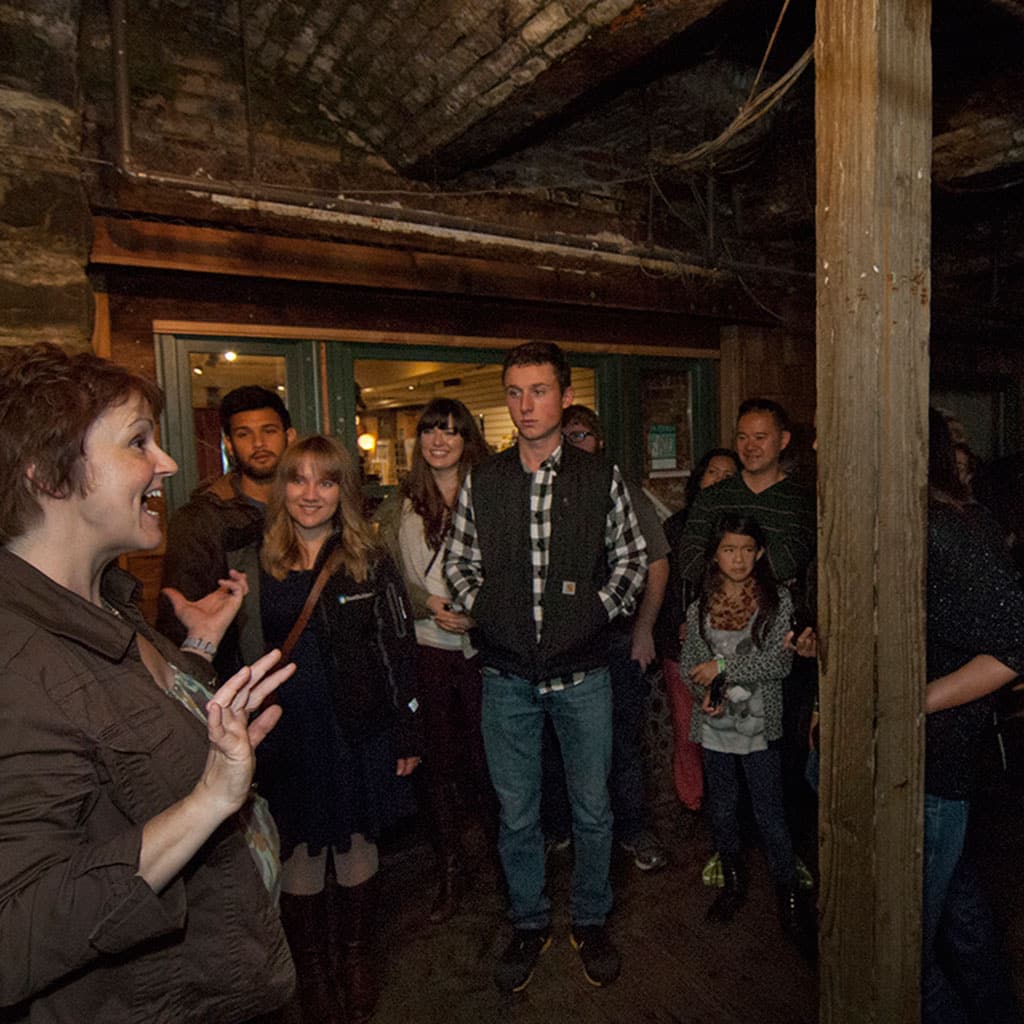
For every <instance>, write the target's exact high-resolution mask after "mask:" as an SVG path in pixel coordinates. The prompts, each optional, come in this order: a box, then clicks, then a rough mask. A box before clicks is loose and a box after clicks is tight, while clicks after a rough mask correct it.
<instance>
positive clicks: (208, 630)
mask: <svg viewBox="0 0 1024 1024" xmlns="http://www.w3.org/2000/svg"><path fill="white" fill-rule="evenodd" d="M217 583H218V585H217V589H216V590H214V591H213V592H212V593H209V594H207V595H206V597H202V598H200V599H199V600H198V601H189V600H188V598H186V597H185V595H184V594H182V592H181V591H180V590H175V589H174V588H173V587H164V589H163V590H162V591H161V593H163V594H165V595H166V596H167V599H168V601H170V602H171V607H172V608H173V609H174V614H175V615H176V616H177V617H178V621H179V622H180V623H181V624H182V625H183V626H184V627H185V629H186V630H188V636H189V638H190V639H192V640H205V641H207V642H208V643H211V644H213V646H214V647H216V646H217V645H218V644H219V643H220V642H221V639H222V638H223V636H224V633H225V631H226V630H227V628H228V626H230V625H231V623H232V621H234V618H235V616H236V615H237V614H238V609H239V608H241V607H242V599H243V598H244V597H245V595H246V594H248V593H249V581H248V579H247V578H246V575H245V573H244V572H238V571H237V570H236V569H231V570H230V571H229V573H228V578H227V579H224V580H218V581H217ZM196 653H199V654H200V655H202V652H199V651H197V652H196ZM207 660H212V655H210V656H209V658H208V659H207Z"/></svg>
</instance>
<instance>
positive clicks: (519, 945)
mask: <svg viewBox="0 0 1024 1024" xmlns="http://www.w3.org/2000/svg"><path fill="white" fill-rule="evenodd" d="M550 945H551V929H550V928H517V929H516V930H515V934H514V935H513V936H512V941H511V942H510V943H509V944H508V946H507V948H506V949H505V952H504V953H502V954H501V957H500V958H499V960H498V962H497V964H496V965H495V967H494V983H495V984H496V985H497V986H498V988H500V989H501V991H502V992H522V991H523V989H524V988H526V986H527V985H529V984H530V979H531V978H532V977H533V969H534V967H535V966H536V965H537V959H538V958H539V957H540V955H541V953H543V952H544V950H546V949H547V948H548V946H550Z"/></svg>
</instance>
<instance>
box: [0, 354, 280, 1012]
mask: <svg viewBox="0 0 1024 1024" xmlns="http://www.w3.org/2000/svg"><path fill="white" fill-rule="evenodd" d="M160 403H161V395H160V392H159V389H158V388H157V387H156V386H155V385H153V384H152V383H150V382H149V381H147V380H144V379H142V378H140V377H137V376H135V375H133V374H132V373H130V372H128V371H127V370H124V369H122V368H120V367H118V366H115V365H113V364H112V363H108V362H105V361H104V360H102V359H98V358H97V357H95V356H93V355H89V354H78V355H66V354H65V353H63V352H62V351H61V350H60V349H58V348H56V347H55V346H53V345H33V346H29V347H23V348H17V349H11V350H8V351H7V352H5V353H3V355H2V356H0V544H2V545H3V547H2V550H0V576H2V578H3V580H4V586H3V588H2V589H0V637H2V638H3V640H2V643H0V762H2V768H0V1007H2V1009H0V1018H2V1019H3V1020H5V1021H7V1020H14V1021H20V1020H24V1021H32V1022H33V1024H41V1022H51V1021H53V1022H56V1021H71V1020H74V1021H89V1022H90V1024H104V1022H109V1024H115V1022H116V1024H130V1022H136V1021H139V1022H145V1024H172V1022H173V1024H183V1022H186V1021H190V1022H200V1021H211V1020H216V1021H218V1022H224V1024H226V1022H231V1021H234V1022H239V1021H247V1020H251V1019H255V1018H256V1017H257V1016H258V1015H259V1014H263V1013H266V1012H268V1011H270V1010H273V1009H274V1008H275V1007H277V1006H279V1005H281V1004H282V1003H283V1002H284V1001H285V1000H286V999H287V998H288V995H289V993H290V991H291V989H292V986H293V984H294V972H293V969H292V965H291V962H290V959H289V956H288V949H287V945H286V943H285V939H284V935H283V933H282V930H281V926H280V923H279V920H278V916H277V910H276V908H275V905H274V898H273V895H272V893H273V890H274V888H275V885H276V878H275V875H276V870H275V868H276V849H275V847H276V837H275V835H274V830H273V824H272V823H271V822H270V821H269V818H268V817H267V816H266V815H265V814H261V808H260V806H259V805H258V804H257V803H256V802H255V801H254V800H253V799H252V797H251V788H250V787H251V780H252V773H253V762H254V755H253V749H254V748H255V747H256V745H257V744H258V743H259V742H260V740H262V739H263V737H264V736H266V735H267V733H268V732H269V731H270V729H271V728H273V726H274V724H275V723H276V721H277V719H278V717H279V716H280V710H279V709H278V708H277V707H271V708H269V709H268V710H266V711H264V712H263V713H262V714H260V715H258V716H255V717H253V712H254V710H255V709H256V708H258V707H259V705H260V704H261V703H262V701H263V700H264V698H265V697H267V696H268V695H269V694H270V693H271V692H272V691H273V690H274V689H276V687H277V686H278V685H279V684H280V683H281V682H283V681H284V679H286V678H287V677H288V676H289V675H290V674H291V670H290V669H279V670H276V671H273V669H274V665H275V663H276V662H277V661H278V660H279V654H278V653H277V652H273V653H272V654H269V655H267V656H266V657H263V658H261V659H260V660H259V661H257V662H255V663H254V664H253V665H252V666H251V667H248V666H247V667H245V668H243V669H242V670H241V671H240V672H239V673H238V674H237V675H235V676H233V677H232V678H231V679H230V680H228V681H227V682H226V683H225V684H224V685H223V686H222V687H221V688H220V689H219V690H217V692H216V695H215V696H213V697H210V696H209V691H208V690H206V689H204V687H203V683H207V682H211V681H212V669H211V667H210V665H209V663H208V661H207V660H205V659H204V657H201V656H200V655H199V654H198V653H196V652H197V651H200V652H202V654H203V655H205V658H209V657H210V656H211V655H210V652H211V651H212V650H213V649H215V646H216V642H217V641H218V640H219V639H220V635H221V634H222V633H223V630H224V628H225V626H226V625H227V623H228V622H229V621H230V619H231V617H232V616H233V615H234V614H235V613H236V611H237V609H238V606H239V604H240V602H241V599H242V597H243V596H244V593H245V590H246V582H245V579H244V578H243V577H241V576H237V575H233V576H232V578H231V579H229V580H224V581H222V584H221V587H220V588H219V589H218V591H216V592H215V593H214V594H212V595H209V596H208V597H207V598H204V599H203V600H202V601H200V602H196V603H194V604H189V603H188V602H185V601H184V600H183V599H182V598H181V597H180V595H174V600H175V604H176V606H177V608H178V611H179V615H180V617H181V619H182V621H183V623H184V624H185V625H186V627H187V628H188V638H187V639H186V641H185V643H184V644H183V645H182V646H183V647H184V648H186V649H185V650H184V651H182V650H178V649H177V648H175V647H174V646H173V645H172V644H171V643H170V642H169V641H168V640H166V639H165V638H164V637H162V636H160V635H159V634H157V633H155V632H154V631H153V630H151V629H150V628H149V627H148V626H147V625H146V623H145V622H144V621H143V619H142V618H141V616H140V615H139V614H138V612H137V610H136V608H135V607H134V605H133V603H132V598H133V597H134V595H135V590H136V583H135V581H134V580H133V579H132V578H131V577H130V576H128V575H127V574H126V573H124V572H122V571H121V570H120V569H118V568H117V566H116V565H114V564H113V563H114V561H115V559H116V558H117V556H118V555H120V554H123V553H124V552H126V551H135V550H140V549H144V550H150V549H152V548H155V547H157V545H158V544H159V543H160V521H159V518H158V516H157V514H156V512H155V511H154V510H153V509H151V508H150V507H149V502H150V500H151V499H152V498H153V496H154V495H156V494H158V493H159V489H160V486H161V484H162V482H163V480H164V478H165V477H168V476H170V475H171V474H172V473H173V472H174V471H175V470H176V468H177V467H176V466H175V463H174V461H173V460H172V459H171V458H170V457H169V456H167V455H166V454H165V453H164V452H163V451H161V449H160V448H159V447H158V446H157V443H156V440H155V439H154V436H153V431H154V420H155V417H156V416H157V414H158V412H159V408H160Z"/></svg>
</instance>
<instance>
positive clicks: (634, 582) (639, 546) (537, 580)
mask: <svg viewBox="0 0 1024 1024" xmlns="http://www.w3.org/2000/svg"><path fill="white" fill-rule="evenodd" d="M561 465H562V446H561V445H559V446H558V447H557V448H556V449H555V450H554V451H553V452H552V453H551V454H550V455H549V456H548V457H547V458H546V459H545V460H544V461H543V462H542V463H541V464H540V467H539V468H538V469H537V470H536V472H534V473H531V474H530V562H531V565H532V568H533V573H532V578H533V622H534V626H535V627H536V630H537V642H538V643H539V642H540V638H541V633H542V632H543V629H544V603H543V598H544V584H545V582H546V579H547V568H548V561H549V559H550V557H551V498H552V495H553V493H554V482H555V476H556V475H557V473H558V471H559V469H560V468H561ZM610 497H611V508H610V509H609V510H608V515H607V517H606V518H605V529H604V546H605V551H606V552H607V555H608V565H609V567H610V572H609V575H608V579H607V580H606V582H605V584H604V586H603V587H601V589H600V590H599V591H598V597H600V599H601V603H602V604H603V605H604V607H605V610H606V611H607V612H608V619H609V621H610V620H611V619H613V618H615V616H616V615H629V614H631V613H632V612H633V608H634V605H635V603H636V597H637V595H638V594H639V593H640V591H641V590H642V589H643V585H644V580H645V578H646V575H647V554H646V548H647V544H646V542H645V541H644V538H643V534H642V533H641V532H640V527H639V525H638V523H637V519H636V513H635V512H634V511H633V506H632V504H631V503H630V500H629V493H628V492H627V490H626V485H625V484H624V483H623V480H622V475H621V474H620V473H619V467H618V466H612V485H611V491H610ZM444 574H445V578H446V579H447V580H448V586H449V587H450V588H451V590H452V592H453V594H454V595H455V605H456V607H458V608H460V609H462V610H464V611H465V612H466V613H467V614H472V610H473V602H474V601H475V600H476V595H477V592H478V591H479V590H480V587H481V586H482V585H483V582H484V577H483V553H482V552H481V550H480V545H479V542H478V539H477V532H476V521H475V518H474V514H473V474H472V472H470V473H469V474H468V475H467V476H466V479H465V482H464V483H463V485H462V489H461V490H460V491H459V497H458V500H457V501H456V503H455V512H454V514H453V515H452V529H451V532H450V533H449V535H448V544H447V547H446V548H445V555H444ZM585 674H586V673H584V672H576V673H574V674H573V675H571V676H561V677H557V678H555V679H545V680H543V681H541V683H540V684H539V685H538V689H539V691H540V692H541V693H550V692H552V691H554V690H563V689H566V688H567V687H569V686H575V685H576V683H579V682H582V680H583V677H584V675H585Z"/></svg>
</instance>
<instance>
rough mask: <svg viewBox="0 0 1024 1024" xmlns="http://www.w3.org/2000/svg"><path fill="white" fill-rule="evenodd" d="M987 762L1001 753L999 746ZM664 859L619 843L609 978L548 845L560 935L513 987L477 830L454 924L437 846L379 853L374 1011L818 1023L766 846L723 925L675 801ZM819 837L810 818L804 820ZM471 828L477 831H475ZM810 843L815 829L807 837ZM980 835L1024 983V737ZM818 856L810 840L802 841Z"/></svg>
mask: <svg viewBox="0 0 1024 1024" xmlns="http://www.w3.org/2000/svg"><path fill="white" fill-rule="evenodd" d="M993 763H995V762H994V759H993ZM656 814H657V821H658V830H659V832H660V834H661V835H662V837H663V838H664V839H665V840H666V841H667V845H668V847H669V849H670V852H671V855H672V862H671V864H670V866H669V867H667V868H666V869H664V870H663V871H660V872H655V873H651V874H643V873H641V872H639V871H637V870H636V869H635V868H634V867H633V865H632V863H631V862H630V861H629V860H628V859H627V858H626V857H625V856H624V855H621V854H620V853H618V852H616V855H615V860H614V863H613V883H614V888H615V893H616V907H615V911H614V914H613V916H612V918H611V920H610V927H611V932H612V935H613V938H614V940H615V942H616V944H617V945H618V947H619V949H620V951H621V953H622V976H621V977H620V979H619V980H618V981H617V982H616V983H615V984H614V985H611V986H609V987H608V988H606V989H596V988H593V987H592V986H591V985H589V984H588V983H587V981H586V979H585V978H584V977H583V973H582V971H581V969H580V965H579V961H578V957H577V954H576V953H575V952H574V950H573V949H572V947H571V946H570V945H569V922H568V915H567V904H568V881H569V869H570V865H571V852H570V851H567V852H565V853H560V854H558V853H556V854H552V857H551V859H550V861H549V892H550V893H551V896H552V899H553V903H554V913H555V928H554V941H553V943H552V945H551V948H550V949H549V950H548V952H547V953H546V954H545V955H544V956H542V957H541V960H540V962H539V964H538V966H537V970H536V972H535V973H534V977H533V980H532V982H531V983H530V985H529V987H528V988H527V989H526V990H525V991H524V992H523V993H521V994H520V995H517V996H512V997H505V996H502V995H501V994H500V993H499V992H498V991H497V989H496V988H495V986H494V984H493V981H492V980H491V971H492V968H493V965H494V961H495V958H496V957H497V956H498V954H499V952H500V951H501V949H502V948H503V946H504V944H505V943H506V942H507V940H508V936H509V934H510V928H509V925H508V924H507V923H506V922H505V920H504V917H503V913H504V906H505V904H504V899H503V896H502V894H501V891H500V888H499V879H498V873H497V870H496V868H495V867H494V865H493V864H491V863H490V862H489V861H488V859H487V857H486V855H485V854H484V852H483V851H482V850H481V849H480V841H479V840H478V841H477V842H476V843H475V844H473V845H474V846H475V847H476V848H475V850H473V853H474V854H475V859H476V861H477V864H476V869H475V871H474V886H473V889H472V891H471V892H470V894H469V895H468V897H467V898H466V900H465V901H464V912H462V913H461V914H460V915H458V916H457V917H456V918H455V919H453V920H452V921H450V922H449V923H447V924H444V925H440V926H435V925H431V924H430V923H429V922H428V920H427V909H428V907H429V904H430V900H431V896H432V887H433V876H432V856H431V854H430V852H429V849H428V847H427V846H426V845H424V844H423V843H422V842H415V841H409V840H406V841H405V842H402V843H398V844H396V845H395V846H394V847H393V848H392V849H391V851H390V852H389V853H387V855H386V856H385V859H384V865H383V873H382V880H383V882H384V891H385V902H386V907H385V911H384V915H383V922H382V926H383V936H382V939H383V946H384V950H385V960H384V966H383V970H384V991H383V994H382V997H381V1001H380V1005H379V1009H378V1011H377V1013H376V1014H375V1016H374V1022H375V1024H541V1022H543V1024H570V1022H571V1024H813V1022H815V1021H817V1019H818V992H817V980H816V976H815V972H814V970H813V969H811V968H810V967H809V966H808V965H807V964H806V963H805V962H804V961H803V960H802V959H801V958H800V956H799V955H798V953H797V952H796V950H795V949H794V948H793V947H792V946H791V945H790V944H789V943H788V942H787V941H786V940H785V939H784V937H783V934H782V932H781V930H780V928H779V925H778V922H777V920H776V917H775V907H774V902H773V898H772V893H771V889H770V885H769V881H768V878H767V873H766V869H765V865H764V858H763V856H762V854H761V852H760V850H758V849H751V850H748V851H747V855H746V856H747V863H748V866H749V869H750V874H751V893H750V899H749V901H748V903H747V905H746V906H745V907H744V908H743V909H742V910H741V911H740V913H739V915H738V916H737V918H736V919H735V920H734V921H733V922H732V923H731V924H730V925H728V926H715V925H711V924H707V923H706V922H705V921H704V911H705V909H706V907H707V905H708V903H709V902H710V900H711V899H712V898H713V890H711V889H708V888H706V887H704V886H703V885H702V884H701V881H700V872H701V867H702V866H703V863H704V861H705V860H706V858H707V857H708V855H709V853H710V851H711V840H710V836H709V834H708V833H707V831H706V829H705V826H703V825H701V826H699V827H698V829H697V830H696V832H694V833H693V834H692V835H690V836H683V835H681V834H680V833H679V832H678V831H677V829H676V827H675V822H674V820H673V819H674V816H675V810H674V801H672V800H671V798H668V799H665V798H663V799H662V800H661V802H660V804H659V805H658V807H656ZM810 835H811V836H812V837H813V830H812V831H811V832H810ZM470 838H471V839H472V836H471V837H470ZM812 845H813V843H812ZM972 848H973V849H974V851H975V853H976V854H977V856H978V860H979V863H980V865H981V867H982V873H983V877H984V880H985V882H986V884H987V886H988V887H989V889H990V892H991V895H992V897H993V906H994V909H995V912H996V916H997V918H998V921H999V924H1000V925H1001V926H1002V927H1003V929H1004V930H1005V932H1006V935H1007V945H1008V952H1009V958H1010V963H1011V968H1012V971H1013V974H1014V978H1015V980H1016V983H1017V991H1018V995H1019V996H1024V884H1022V879H1021V875H1020V871H1021V866H1022V865H1024V742H1022V743H1021V744H1020V746H1019V753H1017V752H1016V751H1011V765H1010V771H1009V772H1008V773H1003V772H1002V771H1001V769H999V768H996V769H994V770H992V771H991V772H989V774H988V781H987V783H986V786H985V787H984V789H983V791H982V793H981V794H980V796H979V799H978V800H977V801H976V813H975V818H974V821H973V823H972ZM799 852H800V853H801V855H802V856H803V857H804V859H805V860H806V861H808V862H809V863H811V864H812V866H813V856H814V851H813V848H812V849H810V850H808V849H807V848H806V845H804V846H803V848H802V849H800V850H799Z"/></svg>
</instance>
